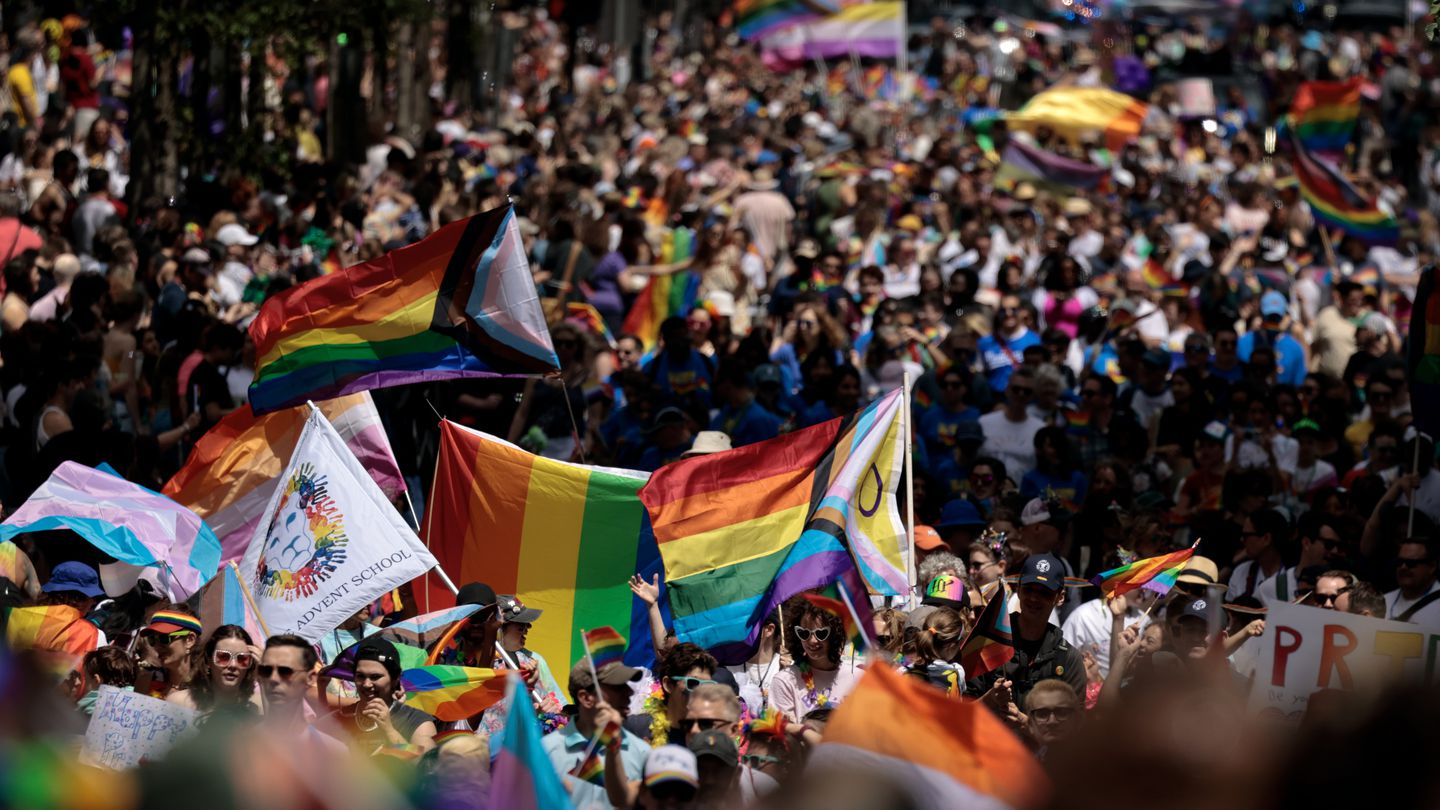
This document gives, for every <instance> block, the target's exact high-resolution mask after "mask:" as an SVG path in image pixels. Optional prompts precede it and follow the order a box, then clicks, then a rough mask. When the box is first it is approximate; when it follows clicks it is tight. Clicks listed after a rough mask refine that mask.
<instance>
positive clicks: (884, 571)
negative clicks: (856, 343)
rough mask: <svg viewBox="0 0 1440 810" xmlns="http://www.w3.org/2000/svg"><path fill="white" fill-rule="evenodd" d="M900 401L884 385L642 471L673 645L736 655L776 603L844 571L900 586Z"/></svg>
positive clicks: (879, 584) (723, 656) (880, 587)
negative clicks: (816, 417)
mask: <svg viewBox="0 0 1440 810" xmlns="http://www.w3.org/2000/svg"><path fill="white" fill-rule="evenodd" d="M903 407H904V402H903V397H902V395H901V392H900V391H899V390H896V391H892V392H891V393H890V394H888V395H886V396H884V397H882V398H880V399H879V400H877V401H876V402H874V403H873V404H871V405H870V407H868V408H866V409H865V410H864V411H862V412H860V413H858V414H854V415H852V416H849V417H845V418H843V419H833V420H831V421H829V422H825V423H823V424H820V425H816V426H814V427H811V428H806V429H805V430H800V431H796V432H794V433H790V434H787V435H785V436H780V437H778V438H775V439H771V440H769V441H764V442H759V443H757V444H752V445H747V446H745V447H740V448H736V449H734V450H730V451H728V452H724V453H715V454H712V455H708V456H700V457H696V458H690V459H684V460H681V461H678V462H675V463H674V464H669V465H667V466H665V467H663V468H661V469H660V470H659V471H658V472H656V473H655V474H654V475H653V476H651V478H650V481H649V483H647V484H646V485H645V486H644V488H642V489H641V490H640V499H641V500H642V501H643V502H644V503H645V508H646V509H647V510H648V511H649V513H650V520H651V524H652V525H653V527H654V532H655V539H656V541H657V543H658V545H659V549H660V556H661V558H662V559H663V560H664V564H665V571H666V577H667V583H666V584H667V586H668V587H669V597H670V599H669V601H670V608H671V611H672V613H673V615H674V621H675V633H676V635H677V637H679V639H680V640H681V641H690V642H693V643H695V644H698V645H699V646H701V647H704V648H706V649H708V650H710V651H711V652H712V653H714V654H715V656H716V657H717V658H719V659H720V660H721V661H722V662H724V663H734V662H738V661H743V660H744V659H745V658H746V657H747V656H748V655H749V651H750V649H751V647H753V646H754V644H755V640H756V638H757V636H758V634H759V630H760V625H761V623H762V622H763V620H764V618H765V617H766V616H768V615H769V614H770V611H772V610H774V609H775V607H776V606H777V605H779V604H780V603H781V602H783V601H785V600H786V599H788V598H790V597H791V596H794V595H796V594H798V593H801V592H802V591H806V590H810V589H812V588H818V587H820V586H822V585H826V584H829V583H831V582H834V581H836V580H837V579H839V578H841V577H842V576H843V575H845V574H846V573H847V572H848V571H850V570H851V569H852V568H853V569H856V570H858V572H859V577H860V578H861V579H862V580H863V582H864V587H865V588H867V589H868V590H869V592H871V593H877V594H889V595H895V594H900V593H904V592H905V590H906V589H907V588H908V586H909V583H908V578H907V576H906V573H905V567H904V566H905V563H904V545H905V542H906V534H905V530H904V526H903V525H902V524H901V522H900V515H899V508H898V499H897V498H896V492H897V489H898V486H899V481H900V474H901V471H902V464H903V461H904V458H903V455H904V437H903V436H901V435H900V418H899V417H900V412H901V409H902V408H903Z"/></svg>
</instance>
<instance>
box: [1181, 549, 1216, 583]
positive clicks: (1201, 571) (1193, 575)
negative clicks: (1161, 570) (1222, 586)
mask: <svg viewBox="0 0 1440 810" xmlns="http://www.w3.org/2000/svg"><path fill="white" fill-rule="evenodd" d="M1175 581H1176V582H1187V583H1189V584H1191V585H1214V584H1216V583H1217V582H1219V581H1220V569H1219V568H1217V567H1216V566H1215V562H1214V561H1213V560H1211V559H1210V558H1209V557H1201V556H1200V555H1199V554H1196V555H1195V556H1194V557H1191V558H1190V562H1188V563H1186V564H1185V567H1184V568H1182V569H1180V576H1178V577H1176V578H1175Z"/></svg>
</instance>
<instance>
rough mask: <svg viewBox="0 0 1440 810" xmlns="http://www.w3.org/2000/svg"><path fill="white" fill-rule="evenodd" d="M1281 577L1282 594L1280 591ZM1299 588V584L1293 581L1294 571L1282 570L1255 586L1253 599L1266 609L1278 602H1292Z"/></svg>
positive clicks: (1291, 569)
mask: <svg viewBox="0 0 1440 810" xmlns="http://www.w3.org/2000/svg"><path fill="white" fill-rule="evenodd" d="M1282 577H1283V583H1284V591H1283V593H1282V591H1281V583H1282ZM1299 588H1300V583H1299V582H1297V581H1296V580H1295V569H1294V568H1282V569H1280V570H1279V571H1276V572H1275V576H1273V577H1270V578H1268V579H1266V580H1265V581H1264V582H1262V583H1260V584H1259V585H1256V586H1255V598H1256V599H1259V600H1260V602H1261V603H1262V604H1264V605H1265V607H1267V608H1268V607H1271V606H1272V605H1275V604H1276V603H1279V602H1294V601H1295V596H1296V591H1298V590H1299Z"/></svg>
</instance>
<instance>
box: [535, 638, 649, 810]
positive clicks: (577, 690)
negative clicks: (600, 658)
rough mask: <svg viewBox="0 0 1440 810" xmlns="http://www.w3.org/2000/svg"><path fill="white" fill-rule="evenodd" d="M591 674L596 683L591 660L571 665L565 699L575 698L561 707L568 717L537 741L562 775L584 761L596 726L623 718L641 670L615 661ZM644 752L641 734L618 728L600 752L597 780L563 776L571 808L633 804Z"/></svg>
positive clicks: (602, 809) (599, 809)
mask: <svg viewBox="0 0 1440 810" xmlns="http://www.w3.org/2000/svg"><path fill="white" fill-rule="evenodd" d="M595 674H596V675H598V676H600V685H599V688H596V685H595V678H594V676H592V675H591V674H590V664H589V663H587V662H586V661H585V660H584V659H581V660H580V661H579V662H577V663H576V664H575V666H573V667H571V668H570V682H569V687H570V699H571V700H573V701H575V702H574V703H572V704H570V705H569V706H566V707H565V713H566V714H568V715H570V717H571V721H570V723H568V724H567V725H566V726H565V727H564V728H560V729H556V730H555V731H552V732H550V733H549V734H546V735H545V736H544V737H543V738H541V740H540V747H541V748H543V749H545V755H546V756H548V757H549V758H550V762H551V764H553V765H554V766H555V769H556V770H557V771H558V772H560V773H562V774H569V773H571V772H572V771H574V770H575V768H576V766H578V765H579V764H580V763H581V762H582V761H584V759H585V757H586V755H587V754H588V753H589V746H590V742H591V740H594V739H595V736H596V735H597V734H598V733H599V732H600V730H601V729H604V728H606V727H607V726H609V725H611V724H612V723H613V724H615V725H621V724H623V723H624V722H625V718H626V716H628V715H629V713H630V692H631V688H632V686H631V684H633V683H634V682H636V681H638V680H640V678H641V676H642V675H643V673H642V672H641V671H640V670H638V669H636V668H634V667H627V666H625V665H624V664H619V663H614V664H606V665H605V666H602V667H600V669H599V671H598V672H596V673H595ZM649 753H650V746H649V744H648V743H646V742H645V740H644V739H642V738H640V737H639V736H637V735H636V734H634V733H633V732H631V731H628V730H626V729H623V728H622V729H621V730H620V732H619V734H618V736H617V737H616V738H615V741H614V742H613V743H611V744H610V746H609V747H608V748H607V749H606V750H605V751H603V752H601V757H602V758H603V759H604V761H605V772H604V776H603V779H602V784H598V785H597V784H595V783H594V782H587V781H584V780H582V779H577V778H575V777H574V776H565V777H562V779H563V781H564V783H565V787H566V789H567V790H569V791H570V801H571V802H573V803H574V805H575V810H591V809H592V808H593V809H594V810H608V808H610V807H632V806H634V804H635V798H636V795H637V794H638V793H639V791H640V779H641V777H642V775H643V773H644V770H645V757H646V755H647V754H649Z"/></svg>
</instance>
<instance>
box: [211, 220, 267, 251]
mask: <svg viewBox="0 0 1440 810" xmlns="http://www.w3.org/2000/svg"><path fill="white" fill-rule="evenodd" d="M215 241H217V242H219V243H220V244H222V245H224V246H225V247H231V246H234V245H243V246H245V247H250V246H251V245H253V244H255V243H256V242H259V241H260V237H258V236H256V235H255V234H253V233H250V232H249V231H247V230H245V226H244V225H241V224H239V223H238V222H232V223H230V224H229V225H223V226H221V228H220V230H219V231H218V232H216V234H215Z"/></svg>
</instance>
